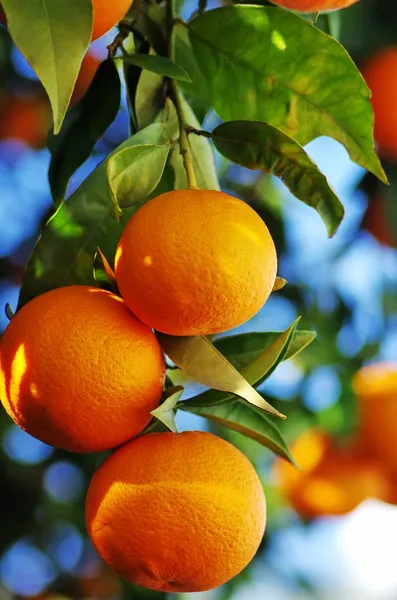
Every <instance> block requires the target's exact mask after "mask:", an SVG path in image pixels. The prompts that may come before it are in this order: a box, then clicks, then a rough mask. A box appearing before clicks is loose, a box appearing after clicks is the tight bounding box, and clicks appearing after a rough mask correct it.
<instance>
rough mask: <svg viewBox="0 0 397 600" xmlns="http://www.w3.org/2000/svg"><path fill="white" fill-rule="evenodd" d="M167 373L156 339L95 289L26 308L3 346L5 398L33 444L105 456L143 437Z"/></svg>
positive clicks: (64, 291) (0, 376)
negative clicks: (32, 440)
mask: <svg viewBox="0 0 397 600" xmlns="http://www.w3.org/2000/svg"><path fill="white" fill-rule="evenodd" d="M164 374H165V366H164V359H163V355H162V352H161V349H160V346H159V344H158V343H157V340H156V338H155V336H154V334H153V332H152V331H150V329H149V328H148V327H146V326H145V325H143V323H141V322H140V321H138V320H137V319H136V318H135V317H134V316H133V315H131V313H130V312H129V310H128V309H127V307H126V306H125V304H124V303H123V301H122V300H121V299H120V298H118V297H117V296H115V295H113V294H111V293H109V292H106V291H103V290H99V289H97V288H91V287H88V286H70V287H65V288H59V289H56V290H52V291H50V292H47V293H45V294H43V295H41V296H38V297H36V298H35V299H34V300H32V301H31V302H29V303H28V304H27V305H25V306H24V307H23V308H22V309H21V310H20V311H19V312H17V314H16V315H15V317H14V318H13V319H12V321H11V323H10V324H9V325H8V327H7V329H6V331H5V333H4V334H3V336H2V338H1V341H0V398H1V401H2V403H3V405H4V407H5V409H6V411H7V413H8V414H9V415H10V417H11V418H12V419H13V420H14V421H15V423H17V425H19V426H20V427H21V428H22V429H24V430H25V431H27V432H28V433H30V434H31V435H33V436H34V437H36V438H38V439H40V440H42V441H43V442H46V443H47V444H50V445H52V446H58V447H59V448H64V449H65V450H70V451H74V452H99V451H102V450H106V449H109V448H113V447H115V446H118V445H120V444H122V443H123V442H126V441H127V440H129V439H130V438H132V437H133V436H135V435H137V434H138V433H140V432H141V431H142V429H143V428H144V427H145V426H146V425H147V423H148V422H149V420H150V418H151V417H150V414H149V413H150V411H151V410H153V409H154V408H156V407H157V406H158V404H159V401H160V398H161V395H162V388H163V382H164Z"/></svg>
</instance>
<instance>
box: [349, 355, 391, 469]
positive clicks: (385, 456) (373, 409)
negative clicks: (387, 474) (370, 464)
mask: <svg viewBox="0 0 397 600" xmlns="http://www.w3.org/2000/svg"><path fill="white" fill-rule="evenodd" d="M353 389H354V391H355V394H356V396H357V399H358V412H359V428H360V437H361V440H362V444H363V445H364V446H365V447H366V448H367V450H368V452H371V453H373V454H374V455H376V456H377V457H378V458H379V460H381V461H382V463H383V464H384V465H385V466H386V467H388V468H390V469H392V470H393V471H394V472H395V474H397V435H396V432H397V363H394V364H393V363H391V364H389V363H376V364H371V365H368V366H366V367H363V368H362V369H360V370H359V371H358V372H357V373H356V374H355V376H354V378H353Z"/></svg>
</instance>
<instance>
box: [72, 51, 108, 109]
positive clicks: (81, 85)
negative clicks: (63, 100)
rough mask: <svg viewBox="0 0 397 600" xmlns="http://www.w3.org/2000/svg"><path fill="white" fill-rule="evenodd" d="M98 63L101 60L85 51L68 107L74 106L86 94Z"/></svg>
mask: <svg viewBox="0 0 397 600" xmlns="http://www.w3.org/2000/svg"><path fill="white" fill-rule="evenodd" d="M100 64H101V60H100V59H99V58H97V57H96V56H94V55H93V54H91V53H90V52H87V54H86V55H85V57H84V58H83V62H82V63H81V68H80V73H79V76H78V77H77V81H76V84H75V86H74V90H73V94H72V97H71V99H70V105H69V108H72V107H73V106H75V105H76V104H77V103H78V102H80V100H81V99H82V98H83V96H85V95H86V93H87V92H88V88H89V87H90V85H91V83H92V80H93V79H94V77H95V75H96V72H97V71H98V68H99V65H100Z"/></svg>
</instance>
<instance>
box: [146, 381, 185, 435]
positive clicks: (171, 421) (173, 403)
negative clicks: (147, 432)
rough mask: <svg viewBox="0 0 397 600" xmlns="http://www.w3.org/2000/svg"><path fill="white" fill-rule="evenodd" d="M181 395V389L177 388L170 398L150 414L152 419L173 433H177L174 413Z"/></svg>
mask: <svg viewBox="0 0 397 600" xmlns="http://www.w3.org/2000/svg"><path fill="white" fill-rule="evenodd" d="M182 394H183V387H181V386H178V388H177V390H176V391H175V392H174V393H173V394H171V396H169V397H168V398H167V399H166V400H165V401H164V402H163V403H162V404H160V406H159V407H158V408H156V409H155V410H152V412H151V413H150V414H151V415H152V416H153V417H156V419H158V420H159V421H161V422H162V423H164V425H166V426H167V427H168V429H170V430H171V431H172V432H173V433H178V427H177V425H176V422H175V411H176V407H177V404H178V402H179V400H180V399H181V396H182Z"/></svg>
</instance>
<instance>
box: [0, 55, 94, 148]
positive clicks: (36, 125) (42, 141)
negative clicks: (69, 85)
mask: <svg viewBox="0 0 397 600" xmlns="http://www.w3.org/2000/svg"><path fill="white" fill-rule="evenodd" d="M100 64H101V60H100V59H99V58H97V57H96V56H94V55H92V54H90V53H87V54H86V56H85V57H84V59H83V62H82V65H81V69H80V73H79V76H78V78H77V81H76V85H75V88H74V91H73V94H72V97H71V101H70V108H72V107H73V106H75V105H76V104H77V103H78V102H80V100H81V99H82V98H83V96H85V94H86V93H87V91H88V88H89V87H90V85H91V83H92V80H93V79H94V77H95V74H96V72H97V70H98V67H99V65H100ZM51 126H52V116H51V106H50V102H49V100H48V97H47V95H46V94H45V92H44V90H42V89H39V91H38V92H37V91H36V92H34V93H28V94H26V95H17V94H12V93H8V94H4V95H3V96H0V139H3V140H10V139H13V140H18V141H20V142H24V143H25V144H26V145H28V146H30V147H31V148H34V149H40V148H43V147H44V146H45V145H46V142H47V135H48V132H49V130H50V128H51Z"/></svg>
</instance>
